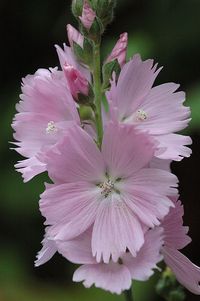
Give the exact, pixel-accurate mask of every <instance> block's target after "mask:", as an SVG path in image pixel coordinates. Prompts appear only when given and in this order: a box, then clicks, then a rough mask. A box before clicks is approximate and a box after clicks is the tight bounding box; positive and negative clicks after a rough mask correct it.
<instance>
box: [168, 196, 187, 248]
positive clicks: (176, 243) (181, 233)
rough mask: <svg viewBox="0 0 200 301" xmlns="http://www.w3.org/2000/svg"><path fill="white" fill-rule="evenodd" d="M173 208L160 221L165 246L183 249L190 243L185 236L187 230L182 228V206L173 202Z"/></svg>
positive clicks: (177, 202) (178, 202)
mask: <svg viewBox="0 0 200 301" xmlns="http://www.w3.org/2000/svg"><path fill="white" fill-rule="evenodd" d="M174 204H175V207H174V208H170V211H169V213H168V215H167V216H166V217H165V218H164V220H163V221H162V227H163V228H164V240H165V246H166V247H169V248H174V249H183V248H184V247H185V246H187V245H188V244H189V243H190V242H191V238H190V237H189V236H188V235H187V233H188V230H189V228H188V227H185V226H183V215H184V210H183V205H182V204H181V202H180V201H176V200H175V201H174Z"/></svg>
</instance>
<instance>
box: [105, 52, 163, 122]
mask: <svg viewBox="0 0 200 301" xmlns="http://www.w3.org/2000/svg"><path fill="white" fill-rule="evenodd" d="M156 67H157V66H156V65H155V66H153V60H146V61H144V62H142V61H141V58H140V56H139V55H135V56H134V57H133V59H132V60H131V61H130V62H128V63H126V64H125V65H124V67H123V68H122V70H121V73H120V76H119V79H118V83H117V87H116V88H115V87H114V89H115V93H114V94H115V98H113V101H114V102H115V104H116V106H117V107H118V109H119V120H120V121H121V120H123V118H125V117H127V116H129V114H130V108H131V106H132V105H133V103H134V104H136V103H137V104H138V105H139V104H140V103H141V101H142V100H143V98H144V97H145V96H146V95H147V94H148V93H149V91H150V89H151V87H152V85H153V83H154V80H155V78H156V77H157V75H158V73H159V72H160V69H158V70H157V71H156ZM111 90H112V87H111ZM111 95H113V93H112V92H111Z"/></svg>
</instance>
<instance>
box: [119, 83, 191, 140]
mask: <svg viewBox="0 0 200 301" xmlns="http://www.w3.org/2000/svg"><path fill="white" fill-rule="evenodd" d="M178 87H179V86H178V85H176V84H173V83H168V84H163V85H160V86H156V87H153V88H152V89H151V90H150V92H149V93H148V94H147V95H146V96H145V98H144V99H143V100H142V101H141V102H140V103H139V104H138V103H137V102H135V103H133V104H132V106H131V108H130V110H129V112H128V114H129V115H128V116H127V118H126V119H125V120H124V122H129V123H132V124H134V125H137V128H139V129H141V130H146V129H148V131H149V133H150V134H152V135H161V134H168V133H171V132H177V131H180V130H182V129H184V128H185V127H187V125H188V122H189V121H190V119H189V116H190V109H189V108H188V107H185V106H183V102H184V100H185V93H184V92H176V93H174V91H175V90H176V89H177V88H178ZM139 112H143V114H145V118H142V117H143V116H142V115H141V116H140V114H141V113H140V114H139Z"/></svg>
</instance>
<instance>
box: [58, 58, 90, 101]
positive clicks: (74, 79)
mask: <svg viewBox="0 0 200 301" xmlns="http://www.w3.org/2000/svg"><path fill="white" fill-rule="evenodd" d="M63 70H64V74H65V77H66V79H67V83H68V87H69V90H70V92H71V94H72V96H73V98H74V99H75V101H78V94H83V95H88V92H89V83H88V81H87V79H86V78H85V77H84V76H83V75H82V74H81V73H80V72H79V71H78V70H77V69H75V68H74V67H73V66H72V65H69V64H67V63H65V65H64V67H63Z"/></svg>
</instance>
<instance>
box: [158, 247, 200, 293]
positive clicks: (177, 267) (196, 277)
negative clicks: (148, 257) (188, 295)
mask: <svg viewBox="0 0 200 301" xmlns="http://www.w3.org/2000/svg"><path fill="white" fill-rule="evenodd" d="M162 254H163V256H164V261H165V263H166V264H167V265H168V266H169V267H170V268H171V270H172V271H173V273H174V274H175V276H176V279H177V280H178V281H179V282H180V283H181V284H182V285H183V286H184V287H186V288H187V289H188V290H189V291H190V292H192V293H193V294H197V295H200V267H198V266H196V265H195V264H193V263H192V262H191V261H190V260H189V259H188V258H187V257H186V256H184V255H183V254H182V253H180V252H179V251H177V250H175V249H172V248H167V247H163V248H162Z"/></svg>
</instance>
